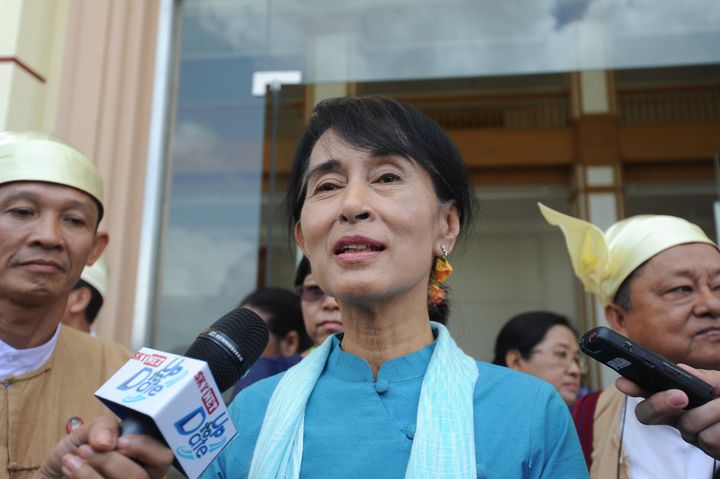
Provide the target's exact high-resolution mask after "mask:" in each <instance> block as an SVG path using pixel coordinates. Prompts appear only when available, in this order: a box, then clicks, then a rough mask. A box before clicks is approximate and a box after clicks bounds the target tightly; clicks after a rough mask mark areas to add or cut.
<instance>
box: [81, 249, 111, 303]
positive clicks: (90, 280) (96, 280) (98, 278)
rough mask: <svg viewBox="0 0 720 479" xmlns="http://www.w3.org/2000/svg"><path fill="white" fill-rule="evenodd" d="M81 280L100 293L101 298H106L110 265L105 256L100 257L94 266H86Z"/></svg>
mask: <svg viewBox="0 0 720 479" xmlns="http://www.w3.org/2000/svg"><path fill="white" fill-rule="evenodd" d="M80 279H81V280H83V281H85V282H86V283H87V284H89V285H90V286H92V287H93V288H95V289H96V290H97V292H98V293H100V296H102V297H103V298H104V297H105V293H106V292H107V282H108V265H107V260H106V259H105V256H100V258H98V260H97V261H95V262H94V263H93V264H92V266H85V269H83V272H82V274H81V275H80Z"/></svg>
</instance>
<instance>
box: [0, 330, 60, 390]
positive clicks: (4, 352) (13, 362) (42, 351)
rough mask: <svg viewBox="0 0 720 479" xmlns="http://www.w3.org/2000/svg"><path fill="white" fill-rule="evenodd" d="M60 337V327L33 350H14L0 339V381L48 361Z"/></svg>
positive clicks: (31, 369)
mask: <svg viewBox="0 0 720 479" xmlns="http://www.w3.org/2000/svg"><path fill="white" fill-rule="evenodd" d="M58 336H60V325H59V324H58V327H57V329H55V334H53V337H52V338H50V341H48V342H47V343H45V344H41V345H40V346H37V347H34V348H27V349H15V348H13V347H12V346H10V345H9V344H7V343H6V342H5V341H3V340H2V339H0V381H4V380H5V379H7V378H8V377H10V376H20V375H21V374H25V373H29V372H30V371H34V370H35V369H37V368H39V367H40V366H42V365H43V364H45V363H46V362H47V360H48V359H50V356H52V353H53V351H54V350H55V345H56V344H57V341H58Z"/></svg>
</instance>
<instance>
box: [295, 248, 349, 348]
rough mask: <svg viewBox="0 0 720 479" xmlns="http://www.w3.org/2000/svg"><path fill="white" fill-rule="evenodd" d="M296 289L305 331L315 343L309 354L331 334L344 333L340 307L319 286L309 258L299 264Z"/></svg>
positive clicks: (296, 274) (303, 259)
mask: <svg viewBox="0 0 720 479" xmlns="http://www.w3.org/2000/svg"><path fill="white" fill-rule="evenodd" d="M295 288H296V289H297V293H298V295H299V296H300V307H301V308H302V316H303V321H304V322H305V330H306V331H307V333H308V335H309V336H310V339H312V342H313V346H312V347H311V348H310V349H308V350H306V351H305V353H306V354H307V353H309V352H311V351H312V350H313V349H314V348H315V347H317V346H319V345H320V344H322V342H323V341H325V339H326V338H327V337H328V336H330V335H331V334H335V333H339V332H341V331H342V327H343V324H342V318H341V317H340V306H339V305H338V303H337V301H335V298H333V297H332V296H328V295H327V294H325V291H323V290H322V288H320V286H319V285H318V284H317V281H316V280H315V276H313V274H312V269H311V267H310V261H308V259H307V256H303V258H302V260H300V263H298V267H297V272H296V273H295Z"/></svg>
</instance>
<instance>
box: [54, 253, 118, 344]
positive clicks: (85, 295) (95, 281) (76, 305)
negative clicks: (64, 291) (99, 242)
mask: <svg viewBox="0 0 720 479" xmlns="http://www.w3.org/2000/svg"><path fill="white" fill-rule="evenodd" d="M107 275H108V273H107V262H106V261H105V257H104V256H101V257H100V259H99V260H97V261H96V262H95V263H94V264H93V265H92V266H85V268H84V269H83V272H82V274H81V275H80V279H79V280H78V282H77V283H75V287H73V290H72V291H70V296H69V297H68V303H67V306H66V307H65V313H64V314H63V318H62V321H61V322H62V324H64V325H66V326H70V327H71V328H75V329H77V330H79V331H82V332H84V333H88V334H90V335H92V336H95V330H93V328H92V325H93V322H95V318H97V315H98V313H99V312H100V308H102V305H103V298H104V297H105V292H106V291H107Z"/></svg>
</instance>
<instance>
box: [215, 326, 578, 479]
mask: <svg viewBox="0 0 720 479" xmlns="http://www.w3.org/2000/svg"><path fill="white" fill-rule="evenodd" d="M339 344H340V341H339V339H338V338H337V337H335V338H333V345H332V351H331V353H330V356H329V358H328V362H327V365H326V366H325V370H324V371H323V374H322V375H321V376H320V379H319V380H318V383H317V385H316V386H315V389H314V391H313V392H312V394H311V396H310V399H309V401H308V405H307V408H306V411H305V435H304V438H303V443H304V449H303V457H302V468H301V471H300V477H302V478H355V477H368V478H371V479H383V478H403V477H404V476H405V468H406V467H407V463H408V460H409V458H410V449H411V447H412V441H413V436H414V434H415V419H416V416H417V407H418V400H419V398H420V386H421V384H422V380H423V376H424V374H425V370H426V369H427V366H428V363H429V361H430V357H431V356H432V353H433V350H434V347H435V345H434V343H433V344H432V345H430V346H428V347H427V348H425V349H422V350H420V351H417V352H415V353H412V354H410V355H408V356H405V357H402V358H398V359H394V360H392V361H388V362H386V363H385V364H383V365H382V367H381V368H380V371H379V372H378V377H377V381H375V380H373V375H372V370H371V369H370V365H369V364H368V363H367V362H366V361H365V360H363V359H361V358H359V357H357V356H353V355H352V354H348V353H346V352H344V351H342V350H341V349H340V347H339ZM477 367H478V372H479V375H478V380H477V384H476V386H475V396H474V418H473V421H474V424H475V457H476V462H477V477H479V478H503V479H505V478H563V479H573V478H586V477H588V473H587V467H586V466H585V461H584V459H583V456H582V452H581V450H580V445H579V442H578V438H577V434H576V432H575V427H574V425H573V423H572V420H571V418H570V414H569V412H568V408H567V406H566V405H565V403H564V402H563V401H562V399H561V398H560V396H559V395H558V394H557V392H556V391H555V389H554V388H553V387H552V386H551V385H550V384H548V383H546V382H544V381H541V380H539V379H537V378H535V377H532V376H529V375H526V374H522V373H518V372H516V371H513V370H511V369H508V368H504V367H500V366H494V365H492V364H488V363H484V362H477ZM281 377H282V374H279V375H277V376H273V377H270V378H267V379H264V380H262V381H259V382H257V383H255V384H253V385H252V386H250V387H248V388H247V389H244V390H243V391H242V392H241V393H240V394H239V395H238V396H237V397H236V398H235V399H234V400H233V402H232V404H231V405H230V408H229V409H230V414H231V416H232V418H233V421H234V423H235V426H236V428H237V429H238V435H237V437H235V439H234V440H233V441H232V442H231V443H230V444H229V445H228V446H227V447H226V448H225V450H224V451H223V452H222V454H221V455H220V457H219V458H218V459H217V460H216V461H215V462H214V463H213V464H212V465H211V466H210V468H208V470H207V471H206V472H205V474H204V478H205V479H210V478H228V479H235V478H246V477H247V476H248V471H249V469H250V462H251V460H252V454H253V449H254V447H255V442H256V440H257V437H258V435H259V433H260V427H261V425H262V422H263V417H264V415H265V409H266V407H267V404H268V401H269V399H270V396H271V395H272V392H273V390H274V389H275V386H276V385H277V383H278V381H279V380H280V378H281Z"/></svg>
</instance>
